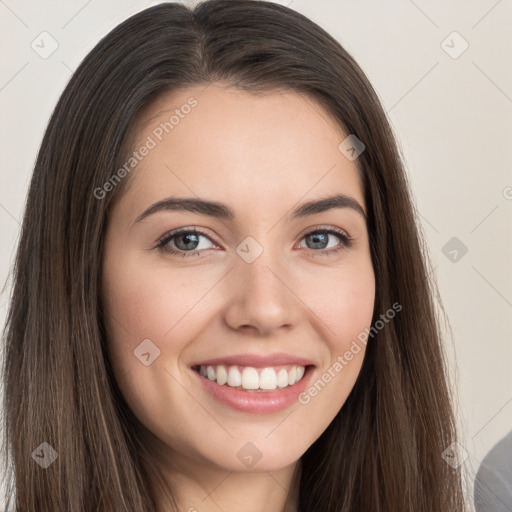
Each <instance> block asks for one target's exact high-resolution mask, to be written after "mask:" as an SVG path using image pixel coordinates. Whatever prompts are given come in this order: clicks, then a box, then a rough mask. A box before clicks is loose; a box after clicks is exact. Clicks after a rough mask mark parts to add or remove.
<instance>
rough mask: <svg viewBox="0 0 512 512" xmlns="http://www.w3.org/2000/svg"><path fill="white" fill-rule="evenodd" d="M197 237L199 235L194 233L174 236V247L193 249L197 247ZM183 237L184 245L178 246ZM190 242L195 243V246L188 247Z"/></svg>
mask: <svg viewBox="0 0 512 512" xmlns="http://www.w3.org/2000/svg"><path fill="white" fill-rule="evenodd" d="M198 238H199V237H198V236H197V235H196V234H195V233H185V234H183V235H179V236H177V237H176V239H175V244H176V247H178V249H183V250H186V249H195V248H196V247H197V244H198ZM183 239H185V240H186V242H185V244H184V245H185V246H184V247H180V243H179V241H180V240H183ZM191 239H192V240H191ZM190 243H192V245H193V244H196V246H194V247H190V245H189V244H190Z"/></svg>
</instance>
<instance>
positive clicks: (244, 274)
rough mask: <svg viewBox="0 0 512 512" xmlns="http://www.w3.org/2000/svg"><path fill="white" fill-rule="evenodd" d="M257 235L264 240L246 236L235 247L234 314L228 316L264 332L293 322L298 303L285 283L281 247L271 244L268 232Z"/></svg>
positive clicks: (232, 294) (232, 301)
mask: <svg viewBox="0 0 512 512" xmlns="http://www.w3.org/2000/svg"><path fill="white" fill-rule="evenodd" d="M259 238H260V240H261V239H262V238H263V239H264V240H263V241H262V242H259V241H258V240H256V238H255V237H252V236H248V237H246V238H245V239H244V240H243V241H242V242H241V243H240V244H239V245H238V247H237V248H236V252H237V256H238V257H237V259H236V260H235V268H234V272H233V275H232V277H231V279H232V293H231V301H230V302H231V307H230V311H231V312H233V311H236V314H234V315H228V317H229V318H236V319H237V320H236V323H238V326H241V325H251V326H253V327H255V328H257V329H258V330H261V331H263V330H269V329H274V328H279V327H280V326H282V325H289V324H293V323H294V322H295V315H296V309H297V303H296V301H295V299H294V294H293V293H292V291H291V290H290V289H289V288H288V286H287V285H286V281H287V280H288V278H287V275H288V274H289V273H288V272H287V271H286V265H285V264H284V261H283V259H282V256H283V251H282V247H278V246H277V245H275V246H273V245H272V243H271V240H272V237H271V236H268V234H266V235H265V236H260V237H259ZM233 323H234V322H232V324H233ZM232 326H234V325H232Z"/></svg>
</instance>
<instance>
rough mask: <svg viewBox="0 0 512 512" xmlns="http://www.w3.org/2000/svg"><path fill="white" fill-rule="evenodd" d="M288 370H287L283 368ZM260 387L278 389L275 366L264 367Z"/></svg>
mask: <svg viewBox="0 0 512 512" xmlns="http://www.w3.org/2000/svg"><path fill="white" fill-rule="evenodd" d="M282 371H284V372H286V370H282ZM259 387H260V388H261V389H276V388H277V377H276V372H275V370H274V369H273V368H263V370H262V371H261V373H260V379H259Z"/></svg>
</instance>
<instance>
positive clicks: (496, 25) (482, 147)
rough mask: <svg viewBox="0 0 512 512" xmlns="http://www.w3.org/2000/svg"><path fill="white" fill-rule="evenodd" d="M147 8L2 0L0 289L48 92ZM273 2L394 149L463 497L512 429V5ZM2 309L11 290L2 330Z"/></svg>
mask: <svg viewBox="0 0 512 512" xmlns="http://www.w3.org/2000/svg"><path fill="white" fill-rule="evenodd" d="M157 3H159V2H157V1H156V2H145V1H131V2H130V1H125V0H108V1H101V2H100V1H99V0H89V1H84V0H66V1H64V0H62V1H48V0H39V1H38V2H35V1H28V0H5V1H4V0H0V44H1V45H2V51H3V53H2V60H1V61H0V111H1V119H2V122H1V125H0V130H1V132H0V140H1V143H2V155H1V171H0V223H1V235H0V236H1V243H0V280H1V284H2V285H3V283H4V282H5V280H6V279H7V277H8V273H9V267H10V265H11V263H12V259H13V256H14V249H15V245H16V242H17V240H18V236H19V229H20V220H21V219H22V213H23V207H24V201H25V195H26V193H27V189H28V183H29V180H30V176H31V172H32V168H33V165H34V162H35V158H36V154H37V150H38V148H39V144H40V142H41V139H42V136H43V132H44V129H45V127H46V125H47V122H48V120H49V117H50V114H51V112H52V110H53V108H54V106H55V104H56V102H57V100H58V98H59V95H60V94H61V92H62V90H63V88H64V87H65V85H66V83H67V81H68V80H69V78H70V76H71V74H72V72H73V71H74V70H75V69H76V67H77V66H78V64H79V62H80V61H81V60H82V59H83V57H84V56H85V55H86V54H87V53H88V52H89V51H90V50H91V49H92V47H93V46H94V45H95V44H96V43H97V41H98V40H99V39H100V38H101V37H102V36H103V35H105V34H106V33H107V32H109V31H110V30H111V29H112V28H114V27H115V26H116V25H117V24H118V23H120V22H121V21H122V20H124V19H126V18H127V17H128V16H130V15H132V14H134V13H136V12H138V11H140V10H142V9H144V8H145V7H148V6H150V5H155V4H157ZM184 3H186V4H188V5H192V4H195V3H196V2H192V1H188V2H184ZM279 3H282V4H285V5H288V6H289V7H291V8H293V9H295V10H297V11H299V12H301V13H303V14H304V15H306V16H308V17H309V18H311V19H312V20H313V21H315V22H317V23H318V24H319V25H321V26H322V27H323V28H324V29H326V30H327V31H328V32H330V33H331V34H332V35H333V36H334V37H336V38H337V39H338V41H340V43H341V44H342V45H343V46H344V47H345V48H346V49H347V50H348V51H349V52H350V53H351V54H352V55H353V56H354V57H355V59H356V60H357V62H358V63H359V64H360V65H361V67H362V68H363V70H364V71H365V73H366V74H367V76H368V78H369V79H370V81H371V82H372V84H373V86H374V87H375V89H376V90H377V93H378V94H379V96H380V98H381V101H382V103H383V105H384V107H385V109H386V111H387V112H388V115H389V118H390V121H391V123H392V126H393V128H394V130H395V133H396V135H397V137H398V139H399V142H400V145H401V147H402V151H403V153H404V158H405V161H406V165H407V169H408V173H409V177H410V181H411V185H412V188H413V193H414V194H415V201H416V204H417V207H418V209H419V212H420V215H421V216H420V220H421V223H422V227H423V231H424V235H425V237H426V240H427V242H428V245H429V248H430V251H431V254H432V258H433V263H434V267H435V273H436V274H437V276H438V281H439V286H440V290H441V294H442V298H443V301H444V305H445V307H446V311H447V313H448V316H449V319H450V322H451V324H452V326H453V334H454V336H453V340H452V341H450V339H448V353H449V357H450V365H451V368H452V373H453V376H454V378H455V379H457V380H456V381H455V390H454V392H456V394H457V396H458V402H459V404H460V405H459V424H460V428H461V432H462V435H463V440H462V442H461V445H462V447H463V450H461V451H460V452H459V453H460V454H461V455H462V459H461V460H464V463H463V464H464V468H465V470H466V472H467V475H468V480H469V483H468V486H469V487H468V493H469V494H471V492H472V491H471V488H470V486H471V480H472V478H473V476H474V473H475V472H476V469H477V468H478V465H479V463H480V461H481V460H482V459H483V457H484V456H485V454H486V453H487V452H488V451H489V450H490V449H491V448H492V446H493V445H494V444H495V443H496V442H497V441H498V440H499V439H501V438H502V437H503V436H505V435H506V433H507V432H508V431H509V430H510V429H511V428H512V376H511V374H512V372H511V369H512V368H511V364H512V363H511V361H512V344H511V333H512V270H511V262H512V242H511V234H512V172H511V154H512V144H511V142H512V141H511V133H512V71H511V62H512V32H511V31H510V27H511V26H512V0H500V1H496V0H481V1H474V0H473V1H462V0H459V1H452V2H442V1H440V0H436V1H430V2H428V1H426V0H417V1H414V2H413V1H412V0H392V1H387V2H371V1H368V0H364V1H361V0H359V1H357V2H356V1H355V0H350V1H335V0H323V1H316V2H308V1H306V0H292V1H291V2H290V1H289V0H286V1H282V2H279ZM45 31H46V32H48V33H49V34H51V38H53V39H55V41H56V42H57V43H58V48H57V49H56V50H55V51H54V53H52V54H51V55H50V56H48V57H47V58H42V57H41V56H40V55H39V54H38V53H37V52H36V51H34V50H33V49H32V47H31V44H33V45H34V46H36V45H37V46H36V47H38V48H40V50H39V51H40V52H42V51H43V48H45V49H46V51H47V50H48V49H49V48H51V46H50V44H51V39H50V38H49V36H41V35H40V34H41V33H42V32H45ZM454 31H456V32H458V34H460V37H459V36H458V35H453V34H452V33H453V32H454ZM443 41H444V43H443ZM464 41H465V42H467V44H468V45H469V46H468V48H467V50H465V51H464V52H463V53H461V54H460V55H458V54H459V53H460V52H461V50H462V49H463V48H464V46H465V42H464ZM450 53H451V56H450ZM454 57H456V58H454ZM452 237H456V238H457V239H458V240H459V242H457V243H459V245H460V243H462V244H464V245H465V246H466V247H467V253H466V254H464V255H463V256H462V257H461V254H462V252H461V250H460V247H459V248H457V247H455V246H453V247H452V246H450V245H449V246H447V247H446V248H445V246H446V244H447V243H448V241H449V240H450V239H452ZM443 248H445V249H444V252H443ZM454 249H455V250H456V251H457V253H454V252H453V250H454ZM450 252H451V254H450ZM445 253H446V255H445ZM450 258H452V259H456V260H457V261H452V260H451V259H450ZM7 303H8V290H7V291H6V292H4V293H3V294H2V295H1V297H0V307H1V310H0V320H1V321H2V323H3V320H4V317H5V311H6V307H7ZM41 441H43V440H41ZM27 456H29V454H27ZM464 457H467V458H464Z"/></svg>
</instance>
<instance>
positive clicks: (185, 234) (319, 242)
mask: <svg viewBox="0 0 512 512" xmlns="http://www.w3.org/2000/svg"><path fill="white" fill-rule="evenodd" d="M332 235H334V236H335V237H336V238H338V239H339V240H341V242H340V243H338V244H336V245H335V246H334V247H332V248H327V249H326V245H328V241H329V237H330V236H332ZM201 238H205V239H207V240H210V238H209V237H208V236H207V235H206V234H205V233H203V232H202V231H198V230H197V229H195V228H181V229H178V230H176V231H171V232H170V233H167V234H166V235H165V236H164V237H163V238H162V239H160V241H159V242H158V244H157V246H156V247H155V249H158V250H160V251H162V252H165V253H168V254H172V255H176V256H180V257H188V256H199V257H202V256H203V254H202V253H203V252H204V249H208V247H202V248H200V249H198V248H197V247H198V246H199V245H201V244H200V239H201ZM304 239H309V241H310V243H312V245H314V246H316V247H313V248H308V250H310V251H312V252H313V253H320V254H321V255H325V254H332V253H336V252H339V251H341V250H343V249H346V248H349V247H351V246H352V238H350V237H349V236H348V235H347V234H346V233H345V232H344V231H342V230H338V229H333V228H329V229H322V228H321V229H316V230H314V231H309V232H308V233H306V234H305V235H304V236H303V237H302V240H304ZM171 242H172V244H171ZM210 242H211V240H210ZM212 243H213V242H212Z"/></svg>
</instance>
